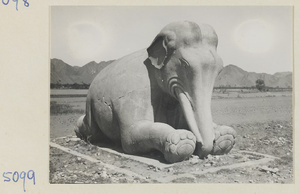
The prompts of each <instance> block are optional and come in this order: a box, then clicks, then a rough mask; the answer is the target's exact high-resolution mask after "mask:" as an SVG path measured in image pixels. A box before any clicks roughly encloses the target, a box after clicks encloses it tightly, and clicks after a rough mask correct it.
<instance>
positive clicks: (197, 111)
mask: <svg viewBox="0 0 300 194" xmlns="http://www.w3.org/2000/svg"><path fill="white" fill-rule="evenodd" d="M217 44H218V37H217V35H216V33H215V31H214V30H213V28H212V27H210V26H209V25H201V26H200V27H199V26H198V25H197V24H195V23H192V22H187V21H185V22H176V23H171V24H169V25H167V26H166V27H165V28H163V29H162V31H161V32H160V33H159V34H158V35H157V37H156V38H155V39H154V41H153V42H152V44H151V45H150V47H149V48H148V49H147V52H148V58H149V59H150V60H151V64H152V65H153V66H154V67H155V68H153V69H154V72H155V73H154V74H155V80H157V83H158V85H159V87H160V88H162V89H163V91H166V92H167V93H169V94H170V95H172V96H173V97H174V98H176V99H177V100H178V101H179V102H180V105H181V108H182V110H183V113H184V115H185V118H186V121H187V124H188V126H189V128H190V130H191V131H192V132H193V133H194V135H195V136H196V140H197V146H196V154H198V155H199V156H200V157H204V156H206V155H208V154H209V153H211V151H212V149H213V141H214V138H215V137H214V136H215V135H214V130H213V121H212V116H211V96H212V91H213V86H214V81H215V78H216V77H217V75H218V73H219V72H220V71H221V69H222V68H223V62H222V59H221V58H220V57H219V56H218V54H217Z"/></svg>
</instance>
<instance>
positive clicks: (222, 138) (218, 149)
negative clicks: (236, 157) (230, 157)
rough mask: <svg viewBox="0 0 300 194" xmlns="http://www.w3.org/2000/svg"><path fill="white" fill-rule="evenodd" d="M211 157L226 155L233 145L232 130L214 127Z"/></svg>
mask: <svg viewBox="0 0 300 194" xmlns="http://www.w3.org/2000/svg"><path fill="white" fill-rule="evenodd" d="M214 129H215V140H214V147H213V150H212V153H211V154H213V155H222V154H227V153H228V152H229V151H230V150H231V149H232V148H233V146H234V144H235V137H236V132H235V130H234V129H233V128H231V127H228V126H224V125H223V126H219V125H216V126H215V127H214Z"/></svg>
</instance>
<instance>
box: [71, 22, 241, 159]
mask: <svg viewBox="0 0 300 194" xmlns="http://www.w3.org/2000/svg"><path fill="white" fill-rule="evenodd" d="M217 44H218V37H217V35H216V33H215V31H214V30H213V28H212V27H211V26H209V25H206V24H202V25H199V26H198V25H197V24H196V23H193V22H189V21H184V22H174V23H171V24H168V25H167V26H165V27H164V28H163V29H162V30H161V31H160V33H159V34H158V35H157V36H156V38H155V39H154V41H153V42H152V44H151V45H150V46H149V47H148V48H147V49H143V50H140V51H137V52H135V53H133V54H130V55H127V56H125V57H123V58H120V59H118V60H116V61H114V62H113V63H112V64H110V65H109V66H108V67H106V68H105V69H103V70H102V71H101V72H100V73H99V74H98V75H97V76H96V78H95V79H94V80H93V82H92V83H91V85H90V88H89V91H88V95H87V100H86V114H85V115H83V116H81V117H80V118H79V119H78V121H77V126H76V127H75V133H76V134H77V136H78V137H80V138H81V139H84V140H86V141H88V142H90V143H95V142H100V141H104V140H105V139H110V140H112V141H114V142H117V143H119V144H120V145H121V146H122V148H123V150H124V151H125V153H129V154H140V153H145V152H149V151H151V150H153V149H155V150H159V151H160V152H161V153H162V154H163V155H164V158H165V159H166V161H167V162H169V163H174V162H179V161H182V160H185V159H186V158H188V157H190V156H191V155H192V154H193V153H194V154H196V155H198V156H199V157H200V158H204V157H205V156H207V155H208V154H225V153H228V152H229V151H230V150H231V149H232V147H233V146H234V144H235V136H236V135H235V130H234V129H232V128H231V127H227V126H219V125H216V124H214V123H213V120H212V115H211V97H212V91H213V86H214V81H215V78H216V77H217V75H218V73H219V72H220V71H221V70H222V68H223V62H222V59H221V58H220V57H219V55H218V54H217Z"/></svg>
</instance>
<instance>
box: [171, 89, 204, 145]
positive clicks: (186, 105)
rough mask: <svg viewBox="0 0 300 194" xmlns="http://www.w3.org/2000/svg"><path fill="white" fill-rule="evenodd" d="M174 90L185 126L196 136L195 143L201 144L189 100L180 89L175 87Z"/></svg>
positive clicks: (200, 137) (201, 140)
mask: <svg viewBox="0 0 300 194" xmlns="http://www.w3.org/2000/svg"><path fill="white" fill-rule="evenodd" d="M174 89H175V94H176V96H177V98H178V101H179V103H180V105H181V107H182V110H183V114H184V117H185V119H186V121H187V124H188V126H189V128H190V130H191V131H192V132H193V133H194V135H195V136H196V140H197V142H198V143H201V144H203V139H202V136H201V134H200V132H199V128H198V125H197V122H196V120H195V116H194V112H193V109H192V106H191V103H190V101H189V99H188V98H187V96H186V95H185V94H184V92H183V91H182V90H181V89H179V88H177V87H176V88H174Z"/></svg>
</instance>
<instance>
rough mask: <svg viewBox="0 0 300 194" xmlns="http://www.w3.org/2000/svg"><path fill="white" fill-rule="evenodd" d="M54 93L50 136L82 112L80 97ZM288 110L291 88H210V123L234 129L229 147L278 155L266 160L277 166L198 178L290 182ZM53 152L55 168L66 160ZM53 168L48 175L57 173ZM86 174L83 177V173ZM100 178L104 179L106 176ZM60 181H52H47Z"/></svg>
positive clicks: (67, 131) (68, 127) (64, 130)
mask: <svg viewBox="0 0 300 194" xmlns="http://www.w3.org/2000/svg"><path fill="white" fill-rule="evenodd" d="M64 92H65V91H64ZM85 92H86V91H85ZM54 93H55V94H56V95H66V96H65V97H55V98H51V102H50V138H51V139H54V138H57V137H63V136H70V135H75V134H74V132H73V128H74V125H75V123H76V121H77V119H78V118H79V117H80V116H81V115H82V114H84V111H85V97H70V96H68V95H72V94H70V93H64V94H62V93H61V92H60V91H55V92H51V94H54ZM76 94H81V95H82V94H84V92H83V91H76ZM76 94H75V95H76ZM292 112H293V103H292V93H291V92H274V93H267V92H266V93H251V94H246V93H228V94H223V93H222V94H220V93H214V97H213V100H212V115H213V119H214V122H216V123H218V124H225V125H229V126H232V127H233V128H235V129H236V131H237V143H236V145H235V149H236V150H245V151H254V152H258V153H263V154H268V155H273V156H276V157H278V158H279V159H278V160H275V161H273V162H270V163H269V164H267V167H268V168H270V169H278V171H277V172H276V173H272V172H263V171H261V170H259V169H258V168H257V167H252V168H240V169H236V170H232V171H220V172H218V173H217V174H213V173H212V174H207V175H205V176H201V177H200V178H199V181H200V182H209V183H219V182H220V183H234V182H241V183H292V182H293V114H292ZM57 152H58V151H57V150H54V149H51V155H50V163H51V165H52V168H53V169H58V167H57V165H59V164H60V163H61V162H62V161H64V160H67V156H64V155H63V154H58V153H57ZM58 155H59V156H58ZM68 157H69V156H68ZM53 169H52V172H51V173H52V175H53V174H55V173H57V172H56V171H55V170H53ZM141 170H143V169H141ZM235 176H238V177H239V178H238V180H236V179H233V178H231V177H235ZM215 177H218V178H215ZM86 179H87V181H88V177H87V178H86ZM61 181H62V182H63V180H61ZM106 181H108V182H109V180H106ZM62 182H59V181H58V182H56V181H53V183H62ZM95 182H97V181H95ZM117 182H118V181H117ZM70 183H72V182H70Z"/></svg>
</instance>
